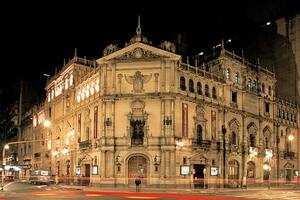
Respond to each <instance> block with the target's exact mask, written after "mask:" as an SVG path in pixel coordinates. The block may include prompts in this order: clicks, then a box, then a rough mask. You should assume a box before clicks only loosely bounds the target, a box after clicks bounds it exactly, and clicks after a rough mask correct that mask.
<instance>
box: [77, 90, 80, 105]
mask: <svg viewBox="0 0 300 200" xmlns="http://www.w3.org/2000/svg"><path fill="white" fill-rule="evenodd" d="M77 102H78V103H79V102H80V92H78V94H77Z"/></svg>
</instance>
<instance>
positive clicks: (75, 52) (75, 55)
mask: <svg viewBox="0 0 300 200" xmlns="http://www.w3.org/2000/svg"><path fill="white" fill-rule="evenodd" d="M74 57H77V48H75V49H74Z"/></svg>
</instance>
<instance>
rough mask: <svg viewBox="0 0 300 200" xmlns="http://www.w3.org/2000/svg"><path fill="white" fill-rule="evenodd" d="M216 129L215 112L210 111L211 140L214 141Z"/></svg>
mask: <svg viewBox="0 0 300 200" xmlns="http://www.w3.org/2000/svg"><path fill="white" fill-rule="evenodd" d="M216 127H217V120H216V111H213V110H212V111H211V139H212V140H213V141H214V140H215V139H216Z"/></svg>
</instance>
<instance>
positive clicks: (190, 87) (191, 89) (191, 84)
mask: <svg viewBox="0 0 300 200" xmlns="http://www.w3.org/2000/svg"><path fill="white" fill-rule="evenodd" d="M189 91H190V92H194V81H193V80H192V79H190V80H189Z"/></svg>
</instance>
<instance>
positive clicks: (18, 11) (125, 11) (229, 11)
mask: <svg viewBox="0 0 300 200" xmlns="http://www.w3.org/2000/svg"><path fill="white" fill-rule="evenodd" d="M40 2H43V4H36V3H35V4H33V3H28V1H26V3H18V4H17V3H16V2H12V3H11V4H12V5H6V6H3V7H2V8H1V9H2V11H1V13H2V14H1V35H2V36H1V48H2V53H1V54H0V55H1V61H2V62H1V64H2V66H1V68H0V70H1V73H0V76H1V79H0V89H2V91H6V90H7V88H14V89H15V91H17V88H18V84H17V83H18V80H19V79H20V77H21V76H22V77H24V79H25V80H27V82H26V84H28V85H30V86H31V87H33V88H37V89H39V91H42V88H43V87H44V86H45V82H46V78H45V77H44V76H43V74H44V73H48V74H51V75H53V73H54V71H55V68H58V69H60V68H61V67H62V65H63V59H64V58H66V59H67V60H68V59H69V58H71V57H72V55H73V52H74V48H75V47H76V48H77V49H78V55H79V56H80V57H83V56H87V58H88V59H93V58H95V59H97V58H99V57H101V56H102V50H103V48H104V47H105V46H106V45H108V44H110V43H117V44H119V46H120V47H122V46H123V45H124V43H125V42H128V41H129V40H130V38H131V37H132V36H133V35H134V34H135V29H136V25H137V16H138V15H139V14H140V15H141V23H142V31H143V35H145V36H146V37H147V38H148V39H149V40H151V41H152V42H153V44H154V45H158V44H159V43H160V42H161V41H164V40H170V41H175V39H176V36H177V35H178V34H179V33H181V34H183V35H184V36H185V37H184V38H185V41H186V42H187V52H188V54H190V55H193V54H195V53H197V52H200V51H202V50H205V49H207V48H210V47H211V46H213V45H215V44H218V43H219V42H220V40H221V39H222V38H224V39H228V38H235V39H236V40H238V39H240V38H244V37H246V36H251V35H252V34H255V32H256V31H258V30H259V29H260V28H263V26H262V25H263V24H265V23H266V22H267V21H269V20H271V21H272V20H274V19H277V18H279V17H282V16H286V15H291V14H292V13H295V12H296V11H298V10H299V8H300V7H299V4H297V1H296V0H266V1H262V0H261V1H250V0H246V1H242V0H240V1H214V0H210V1H196V0H195V1H186V0H185V1H175V0H174V1H168V2H167V1H162V0H161V1H120V2H118V1H111V3H107V2H109V1H107V2H106V3H105V4H103V2H102V1H99V2H97V3H95V1H91V2H94V3H92V4H87V3H76V2H75V1H70V2H68V3H66V2H65V1H60V2H61V3H50V2H52V1H49V2H48V3H47V2H45V1H40ZM62 2H63V3H64V4H62ZM85 2H88V1H85ZM122 2H123V3H122ZM163 2H164V3H163ZM4 10H5V13H4V12H3V11H4ZM233 42H234V41H233ZM3 89H4V90H3ZM9 91H13V90H10V89H9ZM4 93H5V92H2V94H1V90H0V97H1V102H3V101H4V99H5V100H6V101H8V99H9V101H10V99H11V98H15V97H16V95H13V93H11V95H10V97H11V98H8V97H7V96H4V95H3V94H4Z"/></svg>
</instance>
